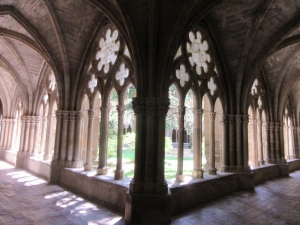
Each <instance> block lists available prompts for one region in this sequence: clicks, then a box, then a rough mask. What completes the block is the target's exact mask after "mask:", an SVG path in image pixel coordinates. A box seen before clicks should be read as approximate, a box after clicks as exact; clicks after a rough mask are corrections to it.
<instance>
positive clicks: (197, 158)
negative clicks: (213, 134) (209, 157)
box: [193, 109, 203, 178]
mask: <svg viewBox="0 0 300 225" xmlns="http://www.w3.org/2000/svg"><path fill="white" fill-rule="evenodd" d="M193 135H194V137H193V152H194V170H193V178H203V170H202V109H195V110H194V133H193Z"/></svg>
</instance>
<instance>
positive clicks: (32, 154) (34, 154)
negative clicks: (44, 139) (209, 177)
mask: <svg viewBox="0 0 300 225" xmlns="http://www.w3.org/2000/svg"><path fill="white" fill-rule="evenodd" d="M38 156H39V153H37V152H32V153H31V157H33V158H37V157H38Z"/></svg>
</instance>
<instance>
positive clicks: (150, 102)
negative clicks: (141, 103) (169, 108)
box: [145, 98, 157, 115]
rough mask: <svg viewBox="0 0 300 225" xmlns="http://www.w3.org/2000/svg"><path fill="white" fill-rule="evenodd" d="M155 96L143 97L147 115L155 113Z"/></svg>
mask: <svg viewBox="0 0 300 225" xmlns="http://www.w3.org/2000/svg"><path fill="white" fill-rule="evenodd" d="M156 103H157V102H156V98H146V99H145V110H146V114H148V115H155V114H156V107H157V104H156Z"/></svg>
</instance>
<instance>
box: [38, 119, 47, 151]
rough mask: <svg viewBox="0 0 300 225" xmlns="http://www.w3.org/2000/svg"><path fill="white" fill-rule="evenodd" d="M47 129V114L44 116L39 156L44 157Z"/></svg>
mask: <svg viewBox="0 0 300 225" xmlns="http://www.w3.org/2000/svg"><path fill="white" fill-rule="evenodd" d="M46 129H47V116H45V115H43V116H42V128H41V130H42V133H41V144H40V151H39V156H40V157H44V155H43V154H45V139H46Z"/></svg>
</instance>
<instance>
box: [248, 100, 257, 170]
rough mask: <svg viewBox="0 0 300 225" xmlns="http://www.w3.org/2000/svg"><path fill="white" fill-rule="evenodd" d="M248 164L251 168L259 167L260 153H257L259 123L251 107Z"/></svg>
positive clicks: (249, 109)
mask: <svg viewBox="0 0 300 225" xmlns="http://www.w3.org/2000/svg"><path fill="white" fill-rule="evenodd" d="M248 116H249V123H248V156H249V158H248V163H249V166H250V167H257V166H258V153H257V123H256V112H255V111H254V110H253V108H252V106H251V105H250V106H249V108H248Z"/></svg>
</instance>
